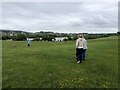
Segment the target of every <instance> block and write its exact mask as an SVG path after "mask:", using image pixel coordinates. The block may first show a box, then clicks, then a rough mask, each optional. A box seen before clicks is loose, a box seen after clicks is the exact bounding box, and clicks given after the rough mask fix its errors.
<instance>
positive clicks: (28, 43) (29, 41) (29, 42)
mask: <svg viewBox="0 0 120 90" xmlns="http://www.w3.org/2000/svg"><path fill="white" fill-rule="evenodd" d="M28 47H30V39H28Z"/></svg>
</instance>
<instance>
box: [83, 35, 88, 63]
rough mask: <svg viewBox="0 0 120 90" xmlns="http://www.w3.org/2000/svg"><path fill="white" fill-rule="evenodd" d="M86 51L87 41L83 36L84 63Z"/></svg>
mask: <svg viewBox="0 0 120 90" xmlns="http://www.w3.org/2000/svg"><path fill="white" fill-rule="evenodd" d="M87 49H88V47H87V40H86V39H85V38H84V36H83V52H82V60H83V61H84V60H85V59H86V50H87Z"/></svg>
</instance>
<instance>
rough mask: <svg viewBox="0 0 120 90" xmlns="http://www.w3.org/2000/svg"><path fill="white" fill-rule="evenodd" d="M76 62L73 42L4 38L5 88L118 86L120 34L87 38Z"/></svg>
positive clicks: (3, 78)
mask: <svg viewBox="0 0 120 90" xmlns="http://www.w3.org/2000/svg"><path fill="white" fill-rule="evenodd" d="M88 47H89V49H88V50H87V57H86V61H85V62H83V63H81V64H76V58H75V41H74V42H37V41H36V42H35V41H34V42H31V47H27V42H24V41H23V42H22V41H18V42H17V41H13V42H11V41H3V47H2V55H3V56H2V58H3V60H2V68H3V74H2V75H3V77H2V80H3V83H2V85H3V88H56V87H57V88H117V87H118V38H117V37H108V38H102V39H95V40H89V41H88Z"/></svg>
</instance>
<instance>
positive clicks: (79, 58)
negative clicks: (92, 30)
mask: <svg viewBox="0 0 120 90" xmlns="http://www.w3.org/2000/svg"><path fill="white" fill-rule="evenodd" d="M82 37H83V36H82V35H78V39H77V40H76V58H77V63H82V52H83V38H82Z"/></svg>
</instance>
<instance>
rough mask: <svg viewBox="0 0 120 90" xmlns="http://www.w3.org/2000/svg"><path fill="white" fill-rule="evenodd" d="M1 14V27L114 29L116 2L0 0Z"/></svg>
mask: <svg viewBox="0 0 120 90" xmlns="http://www.w3.org/2000/svg"><path fill="white" fill-rule="evenodd" d="M2 15H3V28H13V29H15V28H17V29H24V30H28V31H34V30H35V31H36V30H39V31H40V30H51V31H54V32H56V31H58V32H80V31H81V32H82V30H84V31H85V30H86V31H85V32H103V31H105V32H114V31H115V29H116V28H117V21H118V18H117V4H116V3H84V2H81V3H75V2H74V3H73V2H71V3H65V2H61V3H48V2H47V3H34V2H32V3H29V2H27V3H26V2H22V3H20V2H19V3H15V2H14V3H3V12H2ZM84 31H83V32H84Z"/></svg>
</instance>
